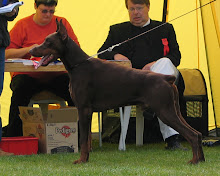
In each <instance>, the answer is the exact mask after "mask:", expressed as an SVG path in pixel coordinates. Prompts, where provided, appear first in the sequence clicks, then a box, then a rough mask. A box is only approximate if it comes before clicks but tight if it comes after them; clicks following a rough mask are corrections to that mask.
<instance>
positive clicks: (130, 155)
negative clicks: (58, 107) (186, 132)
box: [0, 141, 220, 176]
mask: <svg viewBox="0 0 220 176" xmlns="http://www.w3.org/2000/svg"><path fill="white" fill-rule="evenodd" d="M183 145H184V146H185V147H187V148H190V147H189V145H188V144H187V143H185V142H184V143H183ZM126 147H127V150H126V151H119V150H118V144H109V143H104V144H103V147H102V148H100V147H99V144H98V142H97V141H94V142H93V152H91V153H90V160H89V162H88V163H86V164H81V165H73V164H72V162H73V161H74V160H76V159H78V158H79V153H76V154H71V153H65V154H52V155H49V154H39V155H30V156H12V157H0V174H1V176H13V175H16V176H17V175H18V176H19V175H21V176H25V175H30V176H32V175H34V176H38V175H45V176H46V175H63V176H66V175H74V176H75V175H79V176H84V175H86V176H87V175H88V176H93V175H94V176H96V175H104V176H122V175H123V176H130V175H131V176H135V175H140V176H142V175H157V176H158V175H163V176H166V175H167V176H168V175H169V176H178V175H181V176H186V175H189V176H194V175H195V176H208V175H210V176H217V175H220V146H215V147H204V153H205V157H206V162H203V163H199V164H198V165H191V164H187V161H189V160H190V159H191V158H192V152H191V149H190V150H189V151H180V150H177V151H168V150H165V149H164V143H157V144H145V145H144V146H141V147H136V146H135V145H134V144H127V145H126Z"/></svg>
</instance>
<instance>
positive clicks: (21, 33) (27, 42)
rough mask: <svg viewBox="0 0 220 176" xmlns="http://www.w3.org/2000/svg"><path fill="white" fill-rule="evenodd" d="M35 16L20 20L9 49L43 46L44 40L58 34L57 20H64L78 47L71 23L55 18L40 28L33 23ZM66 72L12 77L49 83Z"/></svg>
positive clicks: (12, 31)
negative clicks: (23, 77) (25, 77)
mask: <svg viewBox="0 0 220 176" xmlns="http://www.w3.org/2000/svg"><path fill="white" fill-rule="evenodd" d="M33 16H34V14H33V15H31V16H28V17H25V18H23V19H21V20H19V21H18V22H17V23H16V24H15V26H14V27H13V28H12V30H11V31H10V38H11V43H10V45H9V47H8V48H7V49H10V48H17V49H18V48H24V47H29V46H32V45H33V44H41V43H43V42H44V39H45V38H46V37H47V36H48V35H49V34H52V33H54V32H56V29H57V24H56V18H57V19H58V21H60V19H62V22H63V24H64V26H65V27H66V29H67V33H68V35H69V37H71V38H72V39H73V40H74V41H75V42H76V43H77V44H78V45H79V42H78V39H77V37H76V35H75V33H74V31H73V29H72V27H71V25H70V24H69V22H68V21H67V20H66V19H65V18H63V17H58V16H53V18H52V20H51V22H50V23H49V24H47V25H45V26H40V25H38V24H36V23H35V22H34V21H33ZM79 46H80V45H79ZM30 57H31V55H30V54H26V55H25V56H24V57H23V58H24V59H30ZM63 73H65V72H14V73H13V74H12V76H16V75H18V74H27V75H29V76H31V77H33V78H37V79H39V81H43V82H45V81H48V80H50V79H53V78H54V77H56V76H58V75H60V74H63Z"/></svg>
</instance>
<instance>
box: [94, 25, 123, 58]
mask: <svg viewBox="0 0 220 176" xmlns="http://www.w3.org/2000/svg"><path fill="white" fill-rule="evenodd" d="M113 39H114V36H113V31H112V27H110V30H109V33H108V37H107V39H106V40H105V42H104V44H103V45H102V46H101V48H100V49H99V50H98V53H99V52H102V51H104V50H106V49H108V48H109V47H111V46H113V45H114V44H116V43H114V40H113ZM116 54H119V53H117V52H115V51H111V52H109V51H106V52H105V53H102V54H99V55H98V57H99V58H101V59H106V60H114V56H115V55H116Z"/></svg>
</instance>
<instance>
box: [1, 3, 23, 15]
mask: <svg viewBox="0 0 220 176" xmlns="http://www.w3.org/2000/svg"><path fill="white" fill-rule="evenodd" d="M23 4H24V2H23V1H21V2H15V3H13V4H8V5H6V6H4V7H0V14H3V13H7V12H11V11H12V10H13V9H14V8H15V7H18V6H21V5H23Z"/></svg>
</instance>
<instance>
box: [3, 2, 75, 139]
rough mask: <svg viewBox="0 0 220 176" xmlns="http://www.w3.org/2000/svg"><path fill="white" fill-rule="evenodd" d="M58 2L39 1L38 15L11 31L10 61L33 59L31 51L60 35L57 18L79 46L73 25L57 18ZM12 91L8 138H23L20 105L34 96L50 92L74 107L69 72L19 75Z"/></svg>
mask: <svg viewBox="0 0 220 176" xmlns="http://www.w3.org/2000/svg"><path fill="white" fill-rule="evenodd" d="M57 3H58V0H35V3H34V8H35V10H36V13H34V14H32V15H30V16H28V17H25V18H23V19H21V20H19V21H18V22H17V23H16V24H15V26H14V27H13V29H12V30H11V31H10V37H11V44H10V46H9V47H8V48H7V50H6V58H24V59H30V57H31V55H30V53H29V50H30V49H31V48H33V47H35V46H37V45H39V44H41V43H43V41H44V40H45V38H46V37H47V36H48V35H49V34H51V33H54V32H56V29H57V25H56V19H58V21H60V20H61V19H62V21H63V24H64V25H65V27H66V29H67V32H68V35H69V36H70V37H71V38H72V39H73V40H74V41H75V42H76V43H77V44H78V45H79V42H78V40H77V37H76V35H75V34H74V32H73V29H72V27H71V25H70V24H69V22H68V21H67V20H66V19H65V18H63V17H58V16H55V15H54V13H55V9H56V6H57ZM10 87H11V90H12V97H11V106H10V112H9V124H8V126H7V133H6V136H22V135H23V133H22V121H21V119H20V117H19V109H18V107H19V106H27V105H28V103H29V101H30V99H31V97H32V96H33V95H34V94H36V93H38V92H40V91H42V90H49V91H51V92H53V93H55V94H56V95H57V96H60V97H62V98H63V99H65V100H66V101H67V102H68V105H69V106H73V105H74V104H73V102H72V99H71V97H70V93H69V76H68V74H67V72H66V71H65V72H16V73H13V75H12V80H11V84H10Z"/></svg>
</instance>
